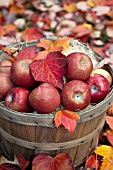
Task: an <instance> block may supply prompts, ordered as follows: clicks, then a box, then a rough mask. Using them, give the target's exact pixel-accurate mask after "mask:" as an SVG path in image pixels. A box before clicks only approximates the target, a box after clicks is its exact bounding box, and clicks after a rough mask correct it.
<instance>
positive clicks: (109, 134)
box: [105, 129, 113, 146]
mask: <svg viewBox="0 0 113 170" xmlns="http://www.w3.org/2000/svg"><path fill="white" fill-rule="evenodd" d="M105 136H106V138H107V140H108V141H109V142H110V144H111V145H112V146H113V130H112V129H108V130H107V131H106V132H105Z"/></svg>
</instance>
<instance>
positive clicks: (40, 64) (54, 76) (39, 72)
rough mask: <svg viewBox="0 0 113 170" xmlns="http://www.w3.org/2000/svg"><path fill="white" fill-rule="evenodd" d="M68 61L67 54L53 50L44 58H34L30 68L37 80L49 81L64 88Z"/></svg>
mask: <svg viewBox="0 0 113 170" xmlns="http://www.w3.org/2000/svg"><path fill="white" fill-rule="evenodd" d="M66 63H67V58H66V56H65V55H63V54H61V53H60V52H51V53H49V54H48V55H47V57H46V58H45V59H43V60H34V61H33V62H32V63H31V65H30V69H31V73H32V75H33V77H34V79H35V80H36V81H42V82H47V83H50V84H51V85H53V86H55V87H57V88H60V89H62V88H63V75H64V73H65V65H66Z"/></svg>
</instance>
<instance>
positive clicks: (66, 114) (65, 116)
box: [54, 110, 80, 133]
mask: <svg viewBox="0 0 113 170" xmlns="http://www.w3.org/2000/svg"><path fill="white" fill-rule="evenodd" d="M77 119H80V117H79V115H78V114H77V113H76V112H73V111H70V110H59V111H57V112H56V114H55V117H54V121H55V125H56V127H57V128H58V127H59V126H60V125H61V124H62V125H63V126H64V127H65V128H66V129H68V130H69V132H71V133H73V132H74V130H75V127H76V126H77V124H76V121H77Z"/></svg>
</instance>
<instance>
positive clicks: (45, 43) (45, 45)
mask: <svg viewBox="0 0 113 170" xmlns="http://www.w3.org/2000/svg"><path fill="white" fill-rule="evenodd" d="M51 43H52V41H51V40H47V39H41V40H40V42H39V43H37V47H42V48H44V49H48V47H49V46H50V44H51Z"/></svg>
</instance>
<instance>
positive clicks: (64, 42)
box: [37, 37, 71, 52]
mask: <svg viewBox="0 0 113 170" xmlns="http://www.w3.org/2000/svg"><path fill="white" fill-rule="evenodd" d="M70 39H71V38H68V37H67V38H59V39H57V40H55V41H51V40H40V43H38V44H37V46H38V47H43V48H44V49H46V50H47V51H49V52H55V51H61V50H63V49H65V48H68V42H69V40H70Z"/></svg>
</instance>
